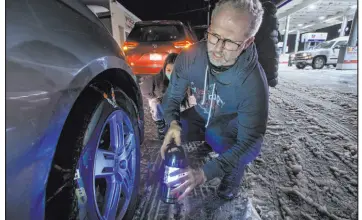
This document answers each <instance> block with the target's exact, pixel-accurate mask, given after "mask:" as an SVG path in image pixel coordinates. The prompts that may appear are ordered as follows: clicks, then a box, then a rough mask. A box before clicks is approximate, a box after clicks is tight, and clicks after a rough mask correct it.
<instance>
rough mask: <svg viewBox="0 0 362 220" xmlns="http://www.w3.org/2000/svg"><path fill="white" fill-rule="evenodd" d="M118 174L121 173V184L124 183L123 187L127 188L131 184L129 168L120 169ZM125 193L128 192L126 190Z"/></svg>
mask: <svg viewBox="0 0 362 220" xmlns="http://www.w3.org/2000/svg"><path fill="white" fill-rule="evenodd" d="M120 174H121V178H122V185H124V187H125V188H127V189H128V188H129V187H130V186H131V185H132V175H131V170H130V169H124V170H121V171H120ZM122 190H123V186H122ZM122 192H123V191H122ZM126 193H128V192H126Z"/></svg>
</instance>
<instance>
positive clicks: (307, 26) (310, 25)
mask: <svg viewBox="0 0 362 220" xmlns="http://www.w3.org/2000/svg"><path fill="white" fill-rule="evenodd" d="M313 25H314V24H308V25H306V26H304V27H302V28H303V29H305V28H309V27H312V26H313Z"/></svg>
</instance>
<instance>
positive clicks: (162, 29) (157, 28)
mask: <svg viewBox="0 0 362 220" xmlns="http://www.w3.org/2000/svg"><path fill="white" fill-rule="evenodd" d="M184 38H185V31H184V29H183V27H182V26H181V25H149V26H142V25H139V26H138V25H136V26H135V27H134V28H133V29H132V31H131V33H130V34H129V35H128V38H127V40H128V41H137V42H157V41H175V40H180V39H184Z"/></svg>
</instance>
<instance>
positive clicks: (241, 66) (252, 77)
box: [165, 42, 269, 180]
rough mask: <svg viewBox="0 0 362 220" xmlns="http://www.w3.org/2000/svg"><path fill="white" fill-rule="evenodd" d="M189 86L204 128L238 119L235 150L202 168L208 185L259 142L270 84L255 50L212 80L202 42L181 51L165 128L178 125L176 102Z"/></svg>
mask: <svg viewBox="0 0 362 220" xmlns="http://www.w3.org/2000/svg"><path fill="white" fill-rule="evenodd" d="M188 86H190V87H191V90H192V93H193V94H194V96H195V98H196V100H197V106H195V109H196V111H197V112H198V113H199V114H200V116H201V117H202V118H204V119H205V121H206V126H205V127H207V126H208V125H209V124H210V122H212V121H213V120H215V119H217V118H219V117H223V116H227V115H230V114H235V115H237V121H238V123H237V124H238V127H237V129H238V134H237V140H236V144H235V146H233V147H232V148H231V149H230V150H228V151H226V152H225V153H223V154H221V155H219V157H218V158H217V159H215V160H212V161H210V162H208V163H207V164H205V165H204V168H203V169H204V172H205V175H206V177H207V179H208V180H210V179H213V178H214V177H222V176H223V175H224V174H225V172H230V171H231V169H232V168H234V167H237V166H238V164H239V161H240V160H245V161H249V160H248V159H249V158H250V157H251V154H252V153H251V152H253V148H254V147H255V145H256V142H260V141H262V138H263V135H264V134H265V130H266V123H267V117H268V95H269V92H268V83H267V79H266V76H265V73H264V70H263V68H262V67H261V65H260V64H259V62H258V55H257V51H256V48H255V45H254V44H252V45H251V46H250V47H249V48H247V49H246V50H245V51H244V52H243V53H242V54H241V55H240V56H239V58H238V60H237V62H236V63H235V64H234V65H233V66H232V67H230V68H229V69H228V70H226V71H225V72H222V73H219V74H215V75H214V74H212V73H211V71H210V70H209V62H208V57H207V50H206V42H200V43H197V44H195V45H193V46H192V47H190V48H189V49H187V50H184V51H183V52H182V53H181V54H180V55H179V56H178V58H177V59H176V63H175V66H174V70H173V73H172V76H171V83H170V85H169V87H168V89H167V95H166V97H167V100H166V103H167V104H166V105H165V119H166V122H167V123H170V122H171V121H173V120H177V121H180V102H181V100H182V99H183V97H184V94H185V91H186V89H187V87H188ZM205 91H206V92H205Z"/></svg>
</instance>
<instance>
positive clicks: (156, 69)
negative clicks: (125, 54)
mask: <svg viewBox="0 0 362 220" xmlns="http://www.w3.org/2000/svg"><path fill="white" fill-rule="evenodd" d="M131 69H132V71H133V73H134V74H135V75H156V74H158V73H160V71H161V69H162V66H151V67H138V66H131Z"/></svg>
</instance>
